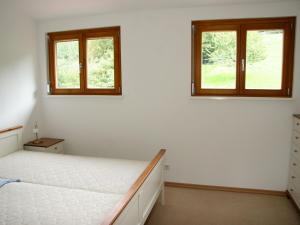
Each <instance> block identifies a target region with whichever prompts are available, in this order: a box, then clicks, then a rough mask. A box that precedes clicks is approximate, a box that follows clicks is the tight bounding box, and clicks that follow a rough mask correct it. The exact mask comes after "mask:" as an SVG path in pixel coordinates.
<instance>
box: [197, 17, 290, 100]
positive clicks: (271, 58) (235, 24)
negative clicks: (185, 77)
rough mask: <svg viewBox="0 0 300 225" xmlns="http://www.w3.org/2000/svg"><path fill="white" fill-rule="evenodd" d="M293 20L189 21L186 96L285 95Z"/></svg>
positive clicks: (287, 92)
mask: <svg viewBox="0 0 300 225" xmlns="http://www.w3.org/2000/svg"><path fill="white" fill-rule="evenodd" d="M295 21H296V18H295V17H285V18H268V19H237V20H209V21H193V22H192V33H193V34H192V38H193V40H192V59H193V60H192V95H194V96H197V95H204V96H214V95H215V96H216V95H217V96H258V97H260V96H261V97H291V96H292V77H293V75H292V74H293V61H294V59H293V57H294V39H295Z"/></svg>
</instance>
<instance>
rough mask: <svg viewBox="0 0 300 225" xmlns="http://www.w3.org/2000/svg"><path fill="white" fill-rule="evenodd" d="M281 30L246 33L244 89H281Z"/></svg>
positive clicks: (282, 33)
mask: <svg viewBox="0 0 300 225" xmlns="http://www.w3.org/2000/svg"><path fill="white" fill-rule="evenodd" d="M283 37H284V31H283V30H255V31H247V53H246V89H272V90H278V89H281V80H282V79H281V78H282V64H283Z"/></svg>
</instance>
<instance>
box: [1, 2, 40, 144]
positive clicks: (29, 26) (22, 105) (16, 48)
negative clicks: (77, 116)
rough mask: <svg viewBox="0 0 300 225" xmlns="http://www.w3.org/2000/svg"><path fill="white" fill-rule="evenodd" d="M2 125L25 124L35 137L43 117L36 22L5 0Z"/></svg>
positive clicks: (3, 9)
mask: <svg viewBox="0 0 300 225" xmlns="http://www.w3.org/2000/svg"><path fill="white" fill-rule="evenodd" d="M0 28H1V35H0V129H4V128H7V127H11V126H16V125H24V127H25V135H24V140H25V141H26V140H29V139H31V138H32V126H33V124H34V121H35V120H37V121H38V120H39V117H40V116H39V113H38V106H37V102H38V99H37V96H38V92H37V83H38V82H37V76H36V69H37V68H36V26H35V23H34V22H33V20H31V19H30V18H29V17H27V16H24V15H22V14H21V13H20V12H19V11H16V10H15V9H14V8H12V7H10V6H9V5H8V4H6V3H5V2H1V4H0Z"/></svg>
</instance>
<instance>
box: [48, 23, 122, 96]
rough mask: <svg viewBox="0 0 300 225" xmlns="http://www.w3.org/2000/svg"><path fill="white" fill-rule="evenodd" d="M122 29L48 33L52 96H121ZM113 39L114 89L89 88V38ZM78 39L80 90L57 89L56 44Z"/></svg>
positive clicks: (108, 28) (106, 28)
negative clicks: (87, 46) (87, 43)
mask: <svg viewBox="0 0 300 225" xmlns="http://www.w3.org/2000/svg"><path fill="white" fill-rule="evenodd" d="M120 33H121V32H120V27H119V26H118V27H105V28H95V29H83V30H71V31H61V32H52V33H48V34H47V35H48V37H49V40H48V48H49V50H48V54H49V59H48V60H49V81H50V87H51V91H50V94H51V95H121V94H122V81H121V34H120ZM97 37H98V38H101V37H112V38H113V40H114V88H95V89H93V88H88V84H87V82H88V78H87V50H86V42H87V40H88V38H97ZM73 39H76V40H78V42H79V63H80V64H81V69H80V88H77V89H73V88H70V89H69V88H57V87H56V74H55V73H56V68H55V66H56V63H55V43H56V41H66V40H73Z"/></svg>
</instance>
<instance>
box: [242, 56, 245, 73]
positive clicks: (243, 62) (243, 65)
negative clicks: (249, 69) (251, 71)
mask: <svg viewBox="0 0 300 225" xmlns="http://www.w3.org/2000/svg"><path fill="white" fill-rule="evenodd" d="M242 71H243V72H244V71H245V59H242Z"/></svg>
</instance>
